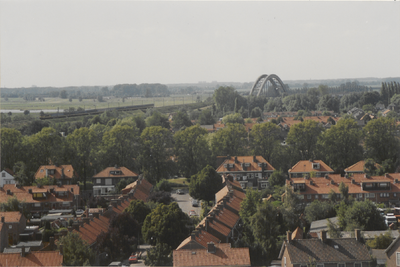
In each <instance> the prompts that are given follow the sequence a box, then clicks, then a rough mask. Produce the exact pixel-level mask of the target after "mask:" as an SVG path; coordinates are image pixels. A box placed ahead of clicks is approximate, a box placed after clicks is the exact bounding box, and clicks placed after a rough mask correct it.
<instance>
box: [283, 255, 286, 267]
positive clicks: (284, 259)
mask: <svg viewBox="0 0 400 267" xmlns="http://www.w3.org/2000/svg"><path fill="white" fill-rule="evenodd" d="M283 264H284V265H285V266H284V267H286V257H283Z"/></svg>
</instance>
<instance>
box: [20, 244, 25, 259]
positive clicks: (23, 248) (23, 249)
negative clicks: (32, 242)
mask: <svg viewBox="0 0 400 267" xmlns="http://www.w3.org/2000/svg"><path fill="white" fill-rule="evenodd" d="M21 257H25V246H22V247H21Z"/></svg>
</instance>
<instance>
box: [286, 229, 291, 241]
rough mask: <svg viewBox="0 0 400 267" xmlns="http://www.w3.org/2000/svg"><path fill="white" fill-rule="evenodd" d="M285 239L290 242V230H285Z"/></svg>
mask: <svg viewBox="0 0 400 267" xmlns="http://www.w3.org/2000/svg"><path fill="white" fill-rule="evenodd" d="M286 239H287V241H288V242H289V243H290V241H292V232H290V231H287V232H286Z"/></svg>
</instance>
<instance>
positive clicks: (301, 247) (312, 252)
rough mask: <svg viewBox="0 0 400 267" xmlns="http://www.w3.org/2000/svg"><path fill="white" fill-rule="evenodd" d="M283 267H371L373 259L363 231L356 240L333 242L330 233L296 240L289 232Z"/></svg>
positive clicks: (356, 233) (284, 246)
mask: <svg viewBox="0 0 400 267" xmlns="http://www.w3.org/2000/svg"><path fill="white" fill-rule="evenodd" d="M279 259H281V260H282V261H281V266H282V267H307V266H310V264H315V267H369V266H370V265H369V264H370V262H371V257H370V254H369V251H368V249H367V247H366V246H365V245H364V244H363V243H362V242H361V234H360V231H359V230H356V231H355V238H337V239H330V238H327V237H326V231H321V233H320V237H319V238H318V239H317V238H313V239H292V234H291V233H290V232H289V231H288V233H287V240H286V241H284V242H283V244H282V248H281V251H280V253H279Z"/></svg>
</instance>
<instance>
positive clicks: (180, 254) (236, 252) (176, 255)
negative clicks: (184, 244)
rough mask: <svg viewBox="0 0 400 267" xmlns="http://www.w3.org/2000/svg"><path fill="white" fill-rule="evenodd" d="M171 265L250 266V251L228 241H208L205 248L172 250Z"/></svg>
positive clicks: (179, 266) (178, 266)
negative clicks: (233, 246)
mask: <svg viewBox="0 0 400 267" xmlns="http://www.w3.org/2000/svg"><path fill="white" fill-rule="evenodd" d="M173 266H176V267H181V266H251V262H250V252H249V248H232V247H231V244H230V243H225V244H224V243H214V242H208V243H207V247H206V248H198V247H197V248H187V249H177V250H174V251H173Z"/></svg>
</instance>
